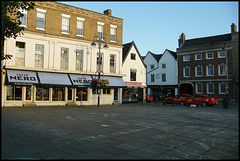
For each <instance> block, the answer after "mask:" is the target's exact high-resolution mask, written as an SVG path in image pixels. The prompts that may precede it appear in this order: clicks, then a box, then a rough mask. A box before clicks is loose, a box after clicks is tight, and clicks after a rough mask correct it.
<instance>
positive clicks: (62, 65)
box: [60, 47, 69, 70]
mask: <svg viewBox="0 0 240 161" xmlns="http://www.w3.org/2000/svg"><path fill="white" fill-rule="evenodd" d="M64 50H66V51H67V57H65V56H64V55H63V54H64V53H63V52H64ZM66 58H67V60H66V61H65V59H66ZM62 59H63V61H64V62H62ZM66 64H67V65H66ZM65 65H66V66H65ZM68 67H69V48H65V47H61V55H60V69H61V70H68Z"/></svg>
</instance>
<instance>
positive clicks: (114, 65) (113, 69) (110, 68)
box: [109, 54, 116, 73]
mask: <svg viewBox="0 0 240 161" xmlns="http://www.w3.org/2000/svg"><path fill="white" fill-rule="evenodd" d="M111 56H112V57H111ZM112 58H114V59H113V60H114V61H113V67H112V66H111V63H112V62H111V60H112ZM109 72H110V73H116V55H115V54H110V59H109Z"/></svg>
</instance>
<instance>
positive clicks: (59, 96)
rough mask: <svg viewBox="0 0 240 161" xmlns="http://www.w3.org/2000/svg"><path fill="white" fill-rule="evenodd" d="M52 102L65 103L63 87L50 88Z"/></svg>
mask: <svg viewBox="0 0 240 161" xmlns="http://www.w3.org/2000/svg"><path fill="white" fill-rule="evenodd" d="M52 101H65V87H60V88H58V87H53V88H52Z"/></svg>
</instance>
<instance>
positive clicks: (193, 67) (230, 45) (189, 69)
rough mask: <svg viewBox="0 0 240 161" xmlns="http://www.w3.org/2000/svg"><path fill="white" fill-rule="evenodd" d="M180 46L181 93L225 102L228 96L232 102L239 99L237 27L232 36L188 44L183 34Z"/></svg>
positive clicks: (178, 49) (234, 28) (222, 36)
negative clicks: (207, 96)
mask: <svg viewBox="0 0 240 161" xmlns="http://www.w3.org/2000/svg"><path fill="white" fill-rule="evenodd" d="M178 43H179V48H177V55H178V87H179V93H181V94H183V93H188V94H207V95H209V96H210V97H216V98H219V99H222V98H225V97H226V94H227V92H228V95H229V98H230V99H235V100H238V99H239V90H238V89H239V81H238V73H239V67H238V64H239V63H238V54H239V52H238V32H237V30H236V26H235V24H234V23H233V24H232V25H231V33H229V34H224V35H217V36H211V37H203V38H197V39H190V40H185V35H184V33H182V34H181V36H180V38H179V40H178ZM227 87H228V90H227Z"/></svg>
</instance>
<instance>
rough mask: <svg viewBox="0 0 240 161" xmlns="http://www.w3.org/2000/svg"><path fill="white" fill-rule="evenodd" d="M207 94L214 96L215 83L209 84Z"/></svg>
mask: <svg viewBox="0 0 240 161" xmlns="http://www.w3.org/2000/svg"><path fill="white" fill-rule="evenodd" d="M207 94H214V83H208V84H207Z"/></svg>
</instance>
